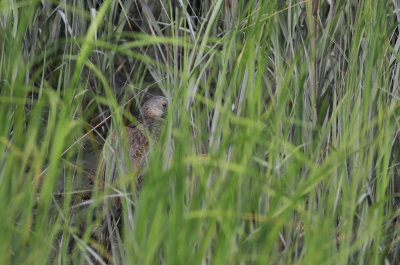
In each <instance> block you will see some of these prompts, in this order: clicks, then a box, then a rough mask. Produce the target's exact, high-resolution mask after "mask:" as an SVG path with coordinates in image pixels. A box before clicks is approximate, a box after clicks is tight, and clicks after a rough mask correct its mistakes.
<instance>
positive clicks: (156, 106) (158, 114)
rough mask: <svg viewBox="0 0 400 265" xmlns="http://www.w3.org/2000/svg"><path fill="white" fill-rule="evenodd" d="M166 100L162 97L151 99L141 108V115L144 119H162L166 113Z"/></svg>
mask: <svg viewBox="0 0 400 265" xmlns="http://www.w3.org/2000/svg"><path fill="white" fill-rule="evenodd" d="M167 108H168V100H167V98H165V97H162V96H155V97H151V98H150V99H149V100H147V101H146V102H145V103H144V104H143V106H142V115H143V117H144V118H145V119H154V120H159V119H162V118H163V117H164V116H165V114H166V113H167Z"/></svg>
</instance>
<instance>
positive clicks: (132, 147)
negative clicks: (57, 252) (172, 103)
mask: <svg viewBox="0 0 400 265" xmlns="http://www.w3.org/2000/svg"><path fill="white" fill-rule="evenodd" d="M167 108H168V100H167V98H166V97H163V96H153V97H151V98H150V99H148V100H147V101H146V102H145V103H144V104H143V105H142V107H141V108H140V115H139V117H138V118H137V120H138V124H137V125H136V126H133V127H130V126H126V127H124V128H123V130H125V132H126V139H125V140H127V141H126V142H124V141H123V140H124V139H121V137H118V136H119V135H118V134H117V131H116V130H113V131H112V132H111V133H110V136H109V137H108V138H107V139H106V142H105V144H104V146H103V150H102V154H101V158H100V162H99V166H98V173H97V175H98V177H97V178H99V183H100V190H101V191H104V190H105V188H107V187H114V189H115V185H113V184H114V183H115V182H116V181H117V180H118V178H119V177H120V175H131V176H137V177H136V179H135V181H134V183H135V186H136V192H137V194H138V193H139V191H140V186H141V182H142V177H141V176H140V174H139V171H140V169H141V168H143V167H144V165H145V163H146V158H147V157H148V154H149V152H150V150H149V149H150V143H151V142H153V143H154V142H156V141H157V140H158V138H159V136H160V133H161V130H162V127H163V124H164V119H165V115H166V113H167ZM124 143H126V144H124ZM124 154H125V155H124ZM130 173H133V174H130ZM121 208H122V207H121V200H120V198H119V197H118V196H117V197H113V199H112V200H110V199H109V198H108V196H106V197H105V199H104V202H103V224H102V233H101V234H102V235H101V238H102V240H101V241H102V242H103V245H106V248H107V249H110V248H111V247H113V246H117V245H118V244H117V238H118V237H117V235H116V234H115V233H116V231H118V229H117V227H118V226H120V223H121V222H120V217H121V210H122V209H121ZM112 245H113V246H112Z"/></svg>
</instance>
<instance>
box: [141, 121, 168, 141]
mask: <svg viewBox="0 0 400 265" xmlns="http://www.w3.org/2000/svg"><path fill="white" fill-rule="evenodd" d="M138 120H139V123H140V124H141V125H142V126H143V129H145V130H147V131H148V133H149V134H150V135H151V136H152V137H155V138H158V136H159V135H160V133H161V127H162V124H163V121H164V120H163V119H155V118H150V117H144V118H139V119H138Z"/></svg>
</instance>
